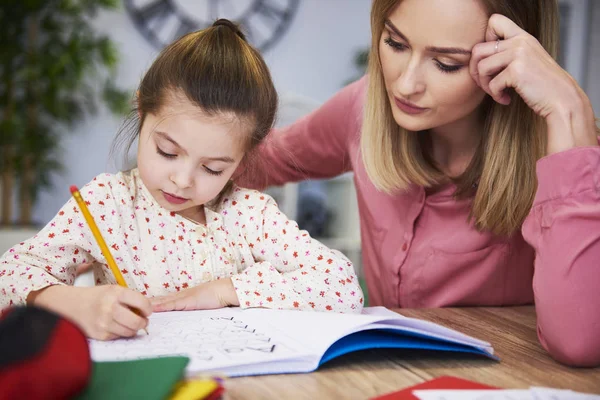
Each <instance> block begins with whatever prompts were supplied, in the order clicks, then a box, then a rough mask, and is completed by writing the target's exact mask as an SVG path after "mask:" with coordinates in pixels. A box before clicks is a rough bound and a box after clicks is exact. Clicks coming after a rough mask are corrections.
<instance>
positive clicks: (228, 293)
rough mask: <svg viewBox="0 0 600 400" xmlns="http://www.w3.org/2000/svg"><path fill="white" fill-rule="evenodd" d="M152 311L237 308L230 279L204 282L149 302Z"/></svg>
mask: <svg viewBox="0 0 600 400" xmlns="http://www.w3.org/2000/svg"><path fill="white" fill-rule="evenodd" d="M151 302H152V310H153V311H158V312H160V311H181V310H211V309H215V308H223V307H229V306H239V305H240V303H239V300H238V297H237V294H236V293H235V289H234V288H233V283H232V282H231V279H230V278H225V279H219V280H216V281H211V282H206V283H203V284H201V285H198V286H195V287H193V288H190V289H186V290H182V291H181V292H177V293H173V294H171V295H168V296H161V297H155V298H153V299H152V300H151Z"/></svg>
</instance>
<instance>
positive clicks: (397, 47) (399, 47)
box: [383, 36, 463, 74]
mask: <svg viewBox="0 0 600 400" xmlns="http://www.w3.org/2000/svg"><path fill="white" fill-rule="evenodd" d="M383 41H384V43H385V44H387V45H388V46H390V47H391V48H392V49H393V51H397V52H401V51H404V50H406V49H407V48H408V46H406V45H405V44H402V43H400V42H396V41H395V40H394V39H392V37H391V36H388V37H387V38H385V39H384V40H383ZM435 64H436V67H437V68H438V69H439V70H440V71H441V72H443V73H447V74H450V73H452V72H457V71H459V70H460V69H461V68H462V67H463V66H462V65H448V64H444V63H442V62H440V61H438V60H435Z"/></svg>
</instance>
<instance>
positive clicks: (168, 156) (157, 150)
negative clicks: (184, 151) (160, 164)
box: [156, 146, 177, 159]
mask: <svg viewBox="0 0 600 400" xmlns="http://www.w3.org/2000/svg"><path fill="white" fill-rule="evenodd" d="M156 152H157V153H158V154H160V155H161V156H163V157H165V158H168V159H173V158H175V157H177V154H170V153H166V152H164V151H162V149H161V148H160V147H158V146H156Z"/></svg>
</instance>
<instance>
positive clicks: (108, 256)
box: [70, 185, 148, 335]
mask: <svg viewBox="0 0 600 400" xmlns="http://www.w3.org/2000/svg"><path fill="white" fill-rule="evenodd" d="M70 189H71V194H72V195H73V198H74V199H75V201H76V202H77V205H79V209H80V210H81V212H82V214H83V217H84V218H85V221H86V222H87V224H88V226H89V228H90V230H91V231H92V234H93V235H94V238H95V239H96V243H98V246H99V247H100V251H102V254H103V255H104V258H106V263H107V264H108V266H109V267H110V270H111V271H112V273H113V275H114V276H115V279H116V280H117V284H119V286H123V287H127V282H125V279H124V278H123V275H121V271H119V267H118V266H117V263H116V262H115V259H114V258H113V256H112V254H111V253H110V250H109V249H108V246H107V245H106V242H105V241H104V238H103V237H102V234H101V233H100V229H98V225H96V222H95V221H94V217H92V214H91V213H90V210H89V209H88V208H87V205H86V204H85V201H84V200H83V197H81V193H79V189H77V186H75V185H72V186H71V188H70ZM132 311H133V312H135V313H136V314H137V315H139V316H141V315H142V312H141V311H140V310H138V309H137V308H132ZM144 331H145V332H146V335H147V334H148V331H147V330H146V329H144Z"/></svg>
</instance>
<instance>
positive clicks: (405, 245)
mask: <svg viewBox="0 0 600 400" xmlns="http://www.w3.org/2000/svg"><path fill="white" fill-rule="evenodd" d="M407 248H408V245H407V244H406V242H404V244H403V245H402V251H406V249H407Z"/></svg>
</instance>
